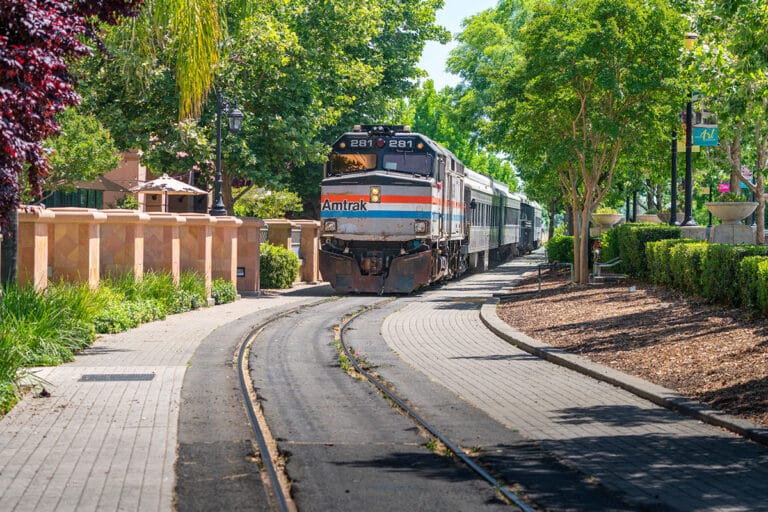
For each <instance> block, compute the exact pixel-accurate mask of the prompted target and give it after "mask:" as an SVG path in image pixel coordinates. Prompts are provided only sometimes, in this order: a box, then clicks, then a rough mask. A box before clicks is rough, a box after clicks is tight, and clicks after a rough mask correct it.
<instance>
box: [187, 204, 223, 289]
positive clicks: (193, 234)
mask: <svg viewBox="0 0 768 512" xmlns="http://www.w3.org/2000/svg"><path fill="white" fill-rule="evenodd" d="M181 215H182V216H183V217H184V218H185V219H187V222H186V224H185V226H184V227H183V228H182V229H181V271H182V272H186V271H188V270H191V271H194V272H197V273H198V274H199V275H200V276H202V277H203V279H204V280H205V296H206V297H207V298H209V299H210V298H211V283H212V282H213V279H212V278H211V275H212V261H213V230H214V226H215V225H216V223H217V218H216V217H212V216H210V215H207V214H204V213H183V214H181Z"/></svg>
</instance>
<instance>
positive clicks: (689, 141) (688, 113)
mask: <svg viewBox="0 0 768 512" xmlns="http://www.w3.org/2000/svg"><path fill="white" fill-rule="evenodd" d="M698 39H699V36H698V34H696V33H695V32H688V33H687V34H685V43H684V44H685V49H686V50H692V49H693V46H694V45H695V44H696V41H697V40H698ZM692 153H693V93H690V94H689V96H688V103H687V104H686V105H685V216H684V218H683V224H682V225H683V226H697V224H696V221H695V220H693V154H692Z"/></svg>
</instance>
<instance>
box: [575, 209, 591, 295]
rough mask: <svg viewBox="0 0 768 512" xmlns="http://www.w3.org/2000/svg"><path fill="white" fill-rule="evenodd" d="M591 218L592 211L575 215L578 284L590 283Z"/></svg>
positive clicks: (576, 276)
mask: <svg viewBox="0 0 768 512" xmlns="http://www.w3.org/2000/svg"><path fill="white" fill-rule="evenodd" d="M589 218H590V210H589V208H587V209H586V210H584V211H579V212H576V211H575V209H574V214H573V220H574V223H573V280H574V282H575V283H577V284H588V283H589V252H588V251H589Z"/></svg>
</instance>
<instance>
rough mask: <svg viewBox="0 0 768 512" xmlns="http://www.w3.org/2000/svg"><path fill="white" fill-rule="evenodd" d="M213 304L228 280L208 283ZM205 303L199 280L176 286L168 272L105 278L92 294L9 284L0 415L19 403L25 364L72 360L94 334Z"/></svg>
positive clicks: (2, 313) (1, 310)
mask: <svg viewBox="0 0 768 512" xmlns="http://www.w3.org/2000/svg"><path fill="white" fill-rule="evenodd" d="M213 289H214V290H215V293H216V303H217V304H223V303H225V302H232V301H234V300H235V298H236V290H235V287H234V285H233V284H232V283H231V282H225V281H223V280H220V279H217V280H216V281H215V282H214V284H213ZM204 305H206V293H205V280H204V279H203V277H202V276H200V275H198V274H195V273H184V274H182V275H181V279H180V282H179V285H178V286H176V285H175V284H174V283H173V277H172V276H171V275H170V274H168V273H152V272H150V273H147V274H145V275H144V278H143V279H142V280H136V279H134V278H133V276H132V275H131V274H127V275H121V276H110V277H107V278H105V279H103V280H102V281H101V284H100V286H99V289H98V290H95V291H94V290H91V289H90V288H89V287H88V286H87V285H86V284H70V283H64V282H59V283H57V284H51V285H50V286H49V287H48V288H47V289H46V290H44V291H42V292H36V291H35V290H34V289H33V288H31V287H24V288H17V287H15V286H9V287H7V288H6V289H4V290H3V292H2V295H1V296H0V415H2V414H5V413H6V412H8V411H9V410H10V409H11V408H12V407H13V406H14V405H15V404H16V403H17V402H18V400H19V395H20V390H19V386H18V381H19V378H20V377H21V375H22V374H23V373H24V369H25V368H27V367H31V366H54V365H58V364H61V363H63V362H67V361H71V360H72V359H74V356H75V354H76V353H77V352H78V351H79V350H82V349H84V348H86V347H88V346H90V345H91V344H92V343H93V341H94V340H95V339H96V336H97V333H116V332H121V331H125V330H127V329H130V328H132V327H136V326H138V325H140V324H142V323H145V322H150V321H153V320H159V319H164V318H165V317H166V316H167V315H169V314H174V313H181V312H184V311H189V310H191V309H196V308H199V307H201V306H204Z"/></svg>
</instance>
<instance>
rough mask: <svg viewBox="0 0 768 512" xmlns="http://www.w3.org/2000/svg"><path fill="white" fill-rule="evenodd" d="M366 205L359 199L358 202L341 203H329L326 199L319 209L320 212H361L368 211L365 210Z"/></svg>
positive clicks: (345, 201) (344, 201)
mask: <svg viewBox="0 0 768 512" xmlns="http://www.w3.org/2000/svg"><path fill="white" fill-rule="evenodd" d="M367 204H368V203H366V202H365V201H364V200H362V199H360V200H359V201H347V200H346V199H345V200H343V201H334V202H331V201H329V200H328V199H326V200H325V201H323V205H322V206H321V207H320V208H321V210H333V211H343V212H350V211H352V212H362V211H366V212H367V211H368V208H366V205H367Z"/></svg>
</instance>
